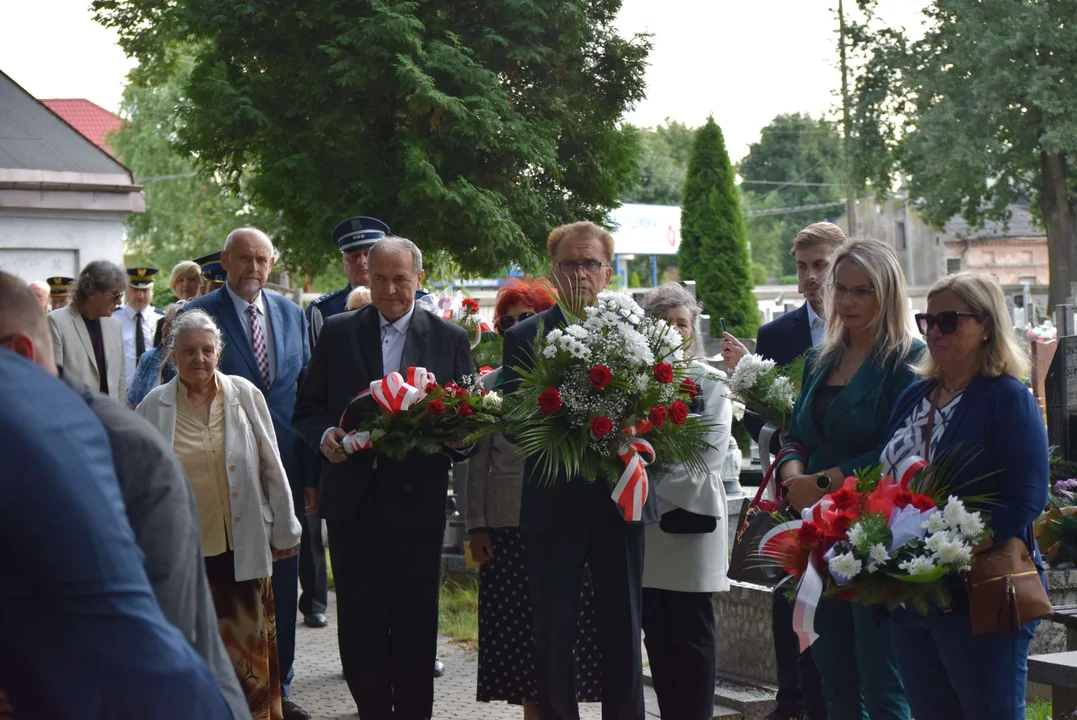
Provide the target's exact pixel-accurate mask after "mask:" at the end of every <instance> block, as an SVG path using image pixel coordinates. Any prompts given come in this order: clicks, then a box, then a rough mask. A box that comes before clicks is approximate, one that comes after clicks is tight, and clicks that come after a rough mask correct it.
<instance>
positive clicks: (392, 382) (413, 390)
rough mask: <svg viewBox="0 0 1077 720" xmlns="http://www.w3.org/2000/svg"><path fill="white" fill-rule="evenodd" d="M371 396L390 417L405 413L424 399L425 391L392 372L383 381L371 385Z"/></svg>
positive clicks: (376, 381)
mask: <svg viewBox="0 0 1077 720" xmlns="http://www.w3.org/2000/svg"><path fill="white" fill-rule="evenodd" d="M424 387H425V386H424ZM370 394H371V395H372V396H373V397H374V402H376V403H378V405H380V406H381V408H382V409H383V410H385V412H387V413H389V414H390V415H391V414H393V413H398V412H404V411H405V410H407V409H408V408H410V407H411V406H412V405H414V404H415V403H417V402H419V400H421V399H422V398H423V391H422V390H420V389H419V388H417V387H415V386H414V385H409V384H408V383H406V382H404V376H403V375H401V374H400V373H398V372H391V373H389V374H388V375H386V376H385V377H383V378H382V379H381V380H375V381H374V382H372V383H370Z"/></svg>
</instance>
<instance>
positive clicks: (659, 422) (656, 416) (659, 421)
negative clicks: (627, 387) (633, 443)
mask: <svg viewBox="0 0 1077 720" xmlns="http://www.w3.org/2000/svg"><path fill="white" fill-rule="evenodd" d="M647 417H648V419H649V420H650V421H651V425H654V426H655V427H656V428H660V427H662V426H663V425H665V424H666V408H665V407H664V406H662V405H655V406H654V407H653V408H651V412H650V413H649V414H648V416H647Z"/></svg>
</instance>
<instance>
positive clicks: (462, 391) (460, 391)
mask: <svg viewBox="0 0 1077 720" xmlns="http://www.w3.org/2000/svg"><path fill="white" fill-rule="evenodd" d="M453 395H455V396H456V397H457V399H459V400H463V399H464V398H466V397H467V390H465V389H464V388H462V387H457V388H456V390H455V391H454V392H453Z"/></svg>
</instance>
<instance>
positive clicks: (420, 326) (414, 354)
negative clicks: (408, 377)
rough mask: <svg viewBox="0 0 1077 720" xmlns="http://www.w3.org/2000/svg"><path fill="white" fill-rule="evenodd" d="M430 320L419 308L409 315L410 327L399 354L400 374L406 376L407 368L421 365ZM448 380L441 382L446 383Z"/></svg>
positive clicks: (425, 312) (424, 311)
mask: <svg viewBox="0 0 1077 720" xmlns="http://www.w3.org/2000/svg"><path fill="white" fill-rule="evenodd" d="M431 319H432V318H429V317H427V311H426V310H423V309H421V308H419V307H417V306H416V307H415V310H414V311H413V312H412V313H411V327H409V328H408V334H407V336H406V337H405V338H404V350H403V352H401V353H400V369H401V371H403V372H402V373H401V374H406V373H407V370H408V368H409V367H413V366H417V365H420V364H421V363H422V358H423V357H425V353H426V331H427V330H428V329H429V327H430V325H429V323H430V321H431ZM447 380H448V378H446V379H445V380H442V382H446V381H447Z"/></svg>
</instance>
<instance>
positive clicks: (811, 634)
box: [793, 553, 823, 652]
mask: <svg viewBox="0 0 1077 720" xmlns="http://www.w3.org/2000/svg"><path fill="white" fill-rule="evenodd" d="M816 562H817V561H816V559H815V553H812V554H811V555H810V556H809V557H808V567H807V568H805V569H804V576H803V577H802V578H800V587H799V588H798V589H797V600H796V603H795V604H794V605H793V631H794V632H796V634H797V639H798V640H799V641H800V652H804V651H805V650H807V649H808V648H810V647H811V644H812V643H813V642H815V641H816V640H818V639H819V633H817V632H815V611H816V610H817V609H818V607H819V600H820V599H821V598H822V597H823V576H822V575H820V574H819V568H818V567H817V565H816Z"/></svg>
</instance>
